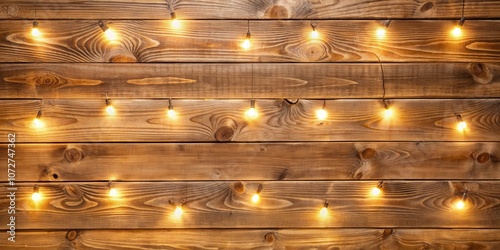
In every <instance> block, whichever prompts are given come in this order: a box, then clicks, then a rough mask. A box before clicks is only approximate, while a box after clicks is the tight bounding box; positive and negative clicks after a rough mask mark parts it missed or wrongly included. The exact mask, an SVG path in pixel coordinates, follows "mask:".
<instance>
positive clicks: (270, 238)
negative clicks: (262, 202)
mask: <svg viewBox="0 0 500 250" xmlns="http://www.w3.org/2000/svg"><path fill="white" fill-rule="evenodd" d="M264 240H265V242H267V243H269V244H272V243H273V242H274V241H276V235H274V233H267V234H266V235H264Z"/></svg>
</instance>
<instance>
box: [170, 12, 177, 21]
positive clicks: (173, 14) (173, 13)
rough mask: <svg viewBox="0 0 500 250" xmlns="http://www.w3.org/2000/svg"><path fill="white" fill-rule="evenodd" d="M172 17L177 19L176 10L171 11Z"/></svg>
mask: <svg viewBox="0 0 500 250" xmlns="http://www.w3.org/2000/svg"><path fill="white" fill-rule="evenodd" d="M170 19H172V20H176V19H177V15H176V14H175V11H172V12H170Z"/></svg>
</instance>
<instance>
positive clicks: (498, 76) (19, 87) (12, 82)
mask: <svg viewBox="0 0 500 250" xmlns="http://www.w3.org/2000/svg"><path fill="white" fill-rule="evenodd" d="M382 67H383V69H384V80H385V88H386V96H387V97H388V98H448V97H452V98H473V97H500V64H498V63H446V64H442V63H408V64H399V63H384V64H383V65H382ZM118 89H119V91H116V90H118ZM106 92H110V93H113V95H114V96H115V97H116V98H164V97H165V96H169V97H171V98H251V96H252V94H253V97H254V98H283V97H287V98H380V97H381V96H382V94H383V91H382V74H381V69H380V65H379V64H378V63H376V64H343V63H342V64H335V63H332V64H330V63H309V64H306V63H293V64H289V63H284V64H279V63H278V64H276V63H256V64H217V63H215V64H198V63H191V64H160V63H155V64H101V63H95V64H94V63H91V64H2V67H0V97H2V98H102V95H103V93H106Z"/></svg>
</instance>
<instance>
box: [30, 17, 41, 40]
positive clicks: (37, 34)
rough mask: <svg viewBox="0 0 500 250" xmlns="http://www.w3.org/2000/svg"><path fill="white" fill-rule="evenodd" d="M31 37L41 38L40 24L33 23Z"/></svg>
mask: <svg viewBox="0 0 500 250" xmlns="http://www.w3.org/2000/svg"><path fill="white" fill-rule="evenodd" d="M31 35H32V36H34V37H40V36H41V35H42V33H41V32H40V30H39V29H38V22H37V21H34V22H33V28H31Z"/></svg>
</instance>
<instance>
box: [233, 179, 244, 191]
mask: <svg viewBox="0 0 500 250" xmlns="http://www.w3.org/2000/svg"><path fill="white" fill-rule="evenodd" d="M233 189H234V191H236V192H237V193H240V194H242V193H244V192H245V185H244V184H243V183H242V182H241V181H238V182H236V183H234V184H233Z"/></svg>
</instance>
